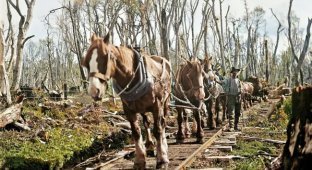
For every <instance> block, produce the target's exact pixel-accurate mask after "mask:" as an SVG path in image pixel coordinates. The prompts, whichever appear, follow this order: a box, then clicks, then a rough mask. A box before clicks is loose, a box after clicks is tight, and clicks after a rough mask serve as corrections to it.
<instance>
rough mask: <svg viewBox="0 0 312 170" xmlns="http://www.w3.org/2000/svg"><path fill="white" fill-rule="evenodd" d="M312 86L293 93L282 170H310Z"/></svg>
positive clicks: (311, 155)
mask: <svg viewBox="0 0 312 170" xmlns="http://www.w3.org/2000/svg"><path fill="white" fill-rule="evenodd" d="M311 136H312V86H308V87H297V88H295V89H293V93H292V115H291V119H290V121H289V124H288V127H287V141H286V144H285V146H284V151H283V154H282V160H281V161H282V163H281V169H310V168H311V165H310V164H311V162H312V138H311Z"/></svg>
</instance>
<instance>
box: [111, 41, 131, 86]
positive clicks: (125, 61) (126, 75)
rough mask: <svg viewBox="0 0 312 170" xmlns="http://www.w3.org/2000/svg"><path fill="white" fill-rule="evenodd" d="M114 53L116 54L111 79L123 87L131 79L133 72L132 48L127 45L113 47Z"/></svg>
mask: <svg viewBox="0 0 312 170" xmlns="http://www.w3.org/2000/svg"><path fill="white" fill-rule="evenodd" d="M113 53H114V55H115V56H116V63H115V67H116V68H115V70H116V71H115V74H114V75H113V79H115V81H116V82H117V83H118V84H119V85H120V86H121V87H124V86H126V85H127V84H128V82H129V81H130V80H131V79H132V77H133V75H134V72H135V68H134V66H135V64H133V63H134V62H135V58H134V53H133V51H132V50H130V49H128V48H127V47H114V50H113Z"/></svg>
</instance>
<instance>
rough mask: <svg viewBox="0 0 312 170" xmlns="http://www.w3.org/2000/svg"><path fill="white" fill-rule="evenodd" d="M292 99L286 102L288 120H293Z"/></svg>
mask: <svg viewBox="0 0 312 170" xmlns="http://www.w3.org/2000/svg"><path fill="white" fill-rule="evenodd" d="M291 100H292V99H291V97H288V98H287V99H286V100H285V102H284V111H285V113H286V114H287V116H288V120H290V119H291V115H292V114H291V109H292V103H291Z"/></svg>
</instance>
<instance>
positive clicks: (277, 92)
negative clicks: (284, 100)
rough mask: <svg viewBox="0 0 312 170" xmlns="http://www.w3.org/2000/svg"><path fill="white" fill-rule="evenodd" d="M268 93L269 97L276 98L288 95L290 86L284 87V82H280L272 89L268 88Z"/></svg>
mask: <svg viewBox="0 0 312 170" xmlns="http://www.w3.org/2000/svg"><path fill="white" fill-rule="evenodd" d="M268 93H269V98H271V99H278V98H280V97H281V96H282V95H284V96H289V95H290V94H291V88H289V87H286V85H285V84H282V85H280V86H278V87H276V88H275V89H273V90H269V91H268Z"/></svg>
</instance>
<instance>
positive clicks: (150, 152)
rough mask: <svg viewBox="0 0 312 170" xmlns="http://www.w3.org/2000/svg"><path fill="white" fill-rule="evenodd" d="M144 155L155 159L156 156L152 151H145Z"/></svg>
mask: <svg viewBox="0 0 312 170" xmlns="http://www.w3.org/2000/svg"><path fill="white" fill-rule="evenodd" d="M146 155H147V156H148V157H155V156H156V153H155V151H154V150H147V151H146Z"/></svg>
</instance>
